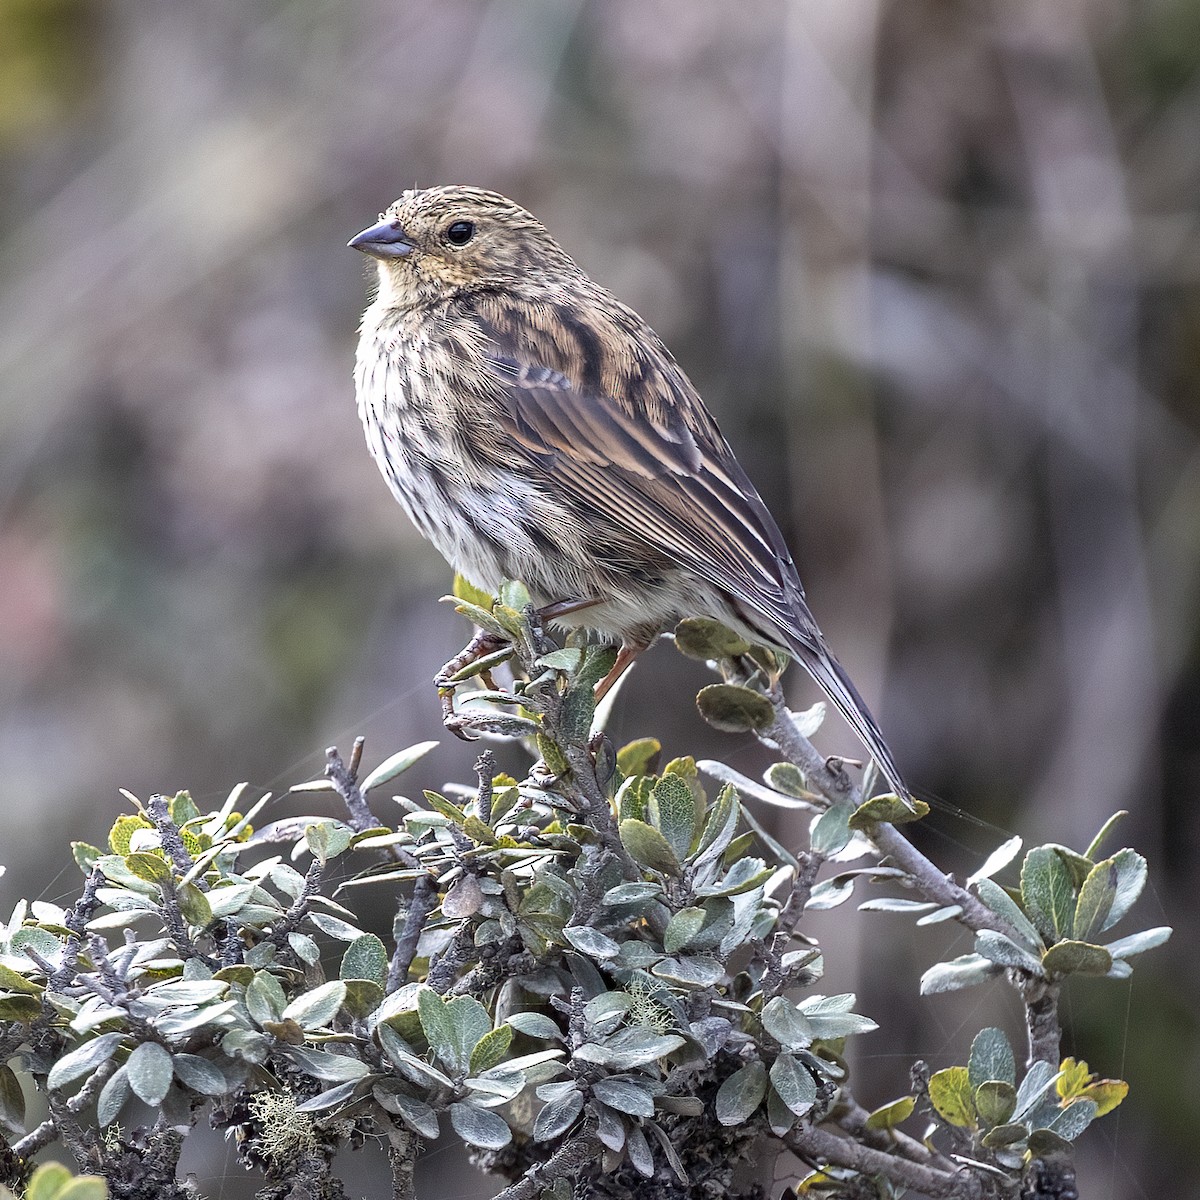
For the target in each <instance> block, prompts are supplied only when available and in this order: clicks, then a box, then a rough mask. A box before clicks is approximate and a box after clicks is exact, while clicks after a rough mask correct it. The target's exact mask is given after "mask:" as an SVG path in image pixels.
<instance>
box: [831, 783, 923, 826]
mask: <svg viewBox="0 0 1200 1200" xmlns="http://www.w3.org/2000/svg"><path fill="white" fill-rule="evenodd" d="M928 813H929V805H928V804H926V803H925V801H924V800H913V802H912V803H911V804H908V803H907V802H906V801H904V800H901V799H900V797H899V796H894V795H892V794H891V793H890V792H888V793H884V795H882V796H872V797H871V799H870V800H867V801H866V802H865V803H863V804H860V805H859V806H858V808H856V809H855V810H854V812H853V813H852V814H851V816H850V822H849V824H850V828H851V829H858V830H862V831H863V832H867V833H869V832H870V829H871V826H872V825H879V824H884V823H886V824H888V825H904V824H907V823H908V822H909V821H919V820H920V819H921V818H922V817H924V816H927V815H928Z"/></svg>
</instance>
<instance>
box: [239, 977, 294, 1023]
mask: <svg viewBox="0 0 1200 1200" xmlns="http://www.w3.org/2000/svg"><path fill="white" fill-rule="evenodd" d="M286 1007H287V996H286V995H285V993H284V990H283V986H282V984H280V982H279V980H278V979H276V978H275V976H274V975H272V974H271V973H270V971H257V972H255V975H254V978H253V979H251V980H250V982H249V983H248V984H247V985H246V1010H247V1011H248V1012H249V1013H250V1016H251V1017H253V1018H254V1020H255V1021H256V1022H257V1023H258V1024H259V1025H265V1024H266V1023H267V1022H268V1021H278V1020H279V1019H280V1018H281V1017H282V1016H283V1010H284V1008H286Z"/></svg>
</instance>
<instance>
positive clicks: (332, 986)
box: [280, 979, 346, 1029]
mask: <svg viewBox="0 0 1200 1200" xmlns="http://www.w3.org/2000/svg"><path fill="white" fill-rule="evenodd" d="M345 1001H346V985H345V984H344V983H342V981H341V980H340V979H339V980H334V981H333V982H332V983H322V984H320V985H319V986H318V987H315V988H313V989H312V991H309V992H302V993H301V994H300V995H299V996H297V997H296V998H295V1000H293V1001H292V1002H291V1004H289V1005H288V1006H287V1007H286V1008H285V1009H284V1010H283V1014H282V1016H281V1018H280V1019H281V1020H283V1021H295V1022H296V1024H297V1025H299V1026H300V1027H301V1028H302V1029H323V1028H324V1027H325V1026H326V1025H328V1024H329V1022H330V1021H332V1020H333V1018H334V1017H335V1016H337V1013H338V1009H340V1008H341V1007H342V1005H343V1004H344V1003H345Z"/></svg>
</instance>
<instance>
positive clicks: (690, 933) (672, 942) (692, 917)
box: [663, 906, 706, 954]
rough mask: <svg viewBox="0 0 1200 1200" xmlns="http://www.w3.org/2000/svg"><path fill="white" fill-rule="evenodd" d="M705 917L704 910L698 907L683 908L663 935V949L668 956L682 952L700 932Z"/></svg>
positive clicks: (670, 922) (672, 919)
mask: <svg viewBox="0 0 1200 1200" xmlns="http://www.w3.org/2000/svg"><path fill="white" fill-rule="evenodd" d="M705 915H706V914H705V912H704V909H702V908H698V907H696V906H692V907H689V908H681V909H680V910H679V911H678V912H677V913H676V914H675V915H674V916H673V917H672V918H671V920H670V921H669V922H668V924H667V928H666V931H665V932H664V933H663V949H664V950H665V951H666V952H667V953H668V954H674V953H676V952H677V951H679V950H682V949H683V947H684V946H686V945H687V944H688V942H690V941H691V940H692V938H693V937H695V936H696V934H697V933H699V932H700V927H701V926H702V925H703V924H704V918H705Z"/></svg>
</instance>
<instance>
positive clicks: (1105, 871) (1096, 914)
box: [1072, 858, 1117, 942]
mask: <svg viewBox="0 0 1200 1200" xmlns="http://www.w3.org/2000/svg"><path fill="white" fill-rule="evenodd" d="M1116 898H1117V867H1116V863H1115V861H1114V860H1113V859H1111V858H1110V859H1106V860H1105V861H1104V862H1101V863H1097V864H1096V865H1095V866H1094V867H1093V868H1092V869H1091V870H1090V871H1089V872H1088V877H1087V878H1086V879H1085V880H1084V881H1083V887H1081V888H1080V889H1079V899H1078V900H1077V901H1076V903H1075V920H1074V922H1073V923H1072V936H1073V937H1074V938H1075V940H1076V941H1080V942H1092V941H1095V939H1096V938H1097V937H1098V936H1099V935H1100V933H1101V932H1102V931H1103V930H1104V929H1106V928H1107V926H1106V925H1105V922H1106V921H1107V919H1108V914H1109V913H1110V912H1111V911H1112V906H1113V901H1114V900H1115V899H1116Z"/></svg>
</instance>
